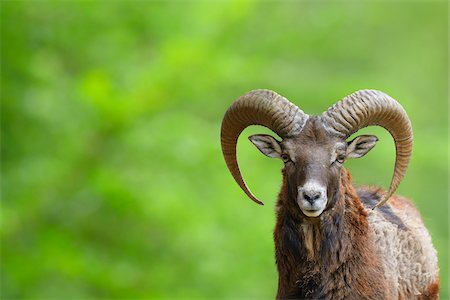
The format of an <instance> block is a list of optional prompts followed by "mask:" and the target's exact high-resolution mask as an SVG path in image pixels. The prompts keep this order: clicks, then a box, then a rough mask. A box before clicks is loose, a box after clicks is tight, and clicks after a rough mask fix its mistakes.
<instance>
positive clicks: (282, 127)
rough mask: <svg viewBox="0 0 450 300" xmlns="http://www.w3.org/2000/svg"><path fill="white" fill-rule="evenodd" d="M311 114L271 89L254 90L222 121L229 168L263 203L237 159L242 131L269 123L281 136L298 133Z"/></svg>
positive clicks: (239, 101) (222, 132) (257, 201)
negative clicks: (249, 183) (251, 186)
mask: <svg viewBox="0 0 450 300" xmlns="http://www.w3.org/2000/svg"><path fill="white" fill-rule="evenodd" d="M307 119H308V115H306V114H305V113H304V112H303V111H301V110H300V109H299V108H298V107H297V106H295V105H294V104H292V103H291V102H289V101H288V100H287V99H286V98H284V97H282V96H280V95H278V94H277V93H275V92H273V91H270V90H254V91H251V92H249V93H247V94H245V95H243V96H241V97H239V98H238V99H237V100H236V101H235V102H234V103H233V104H232V105H231V106H230V108H228V110H227V111H226V113H225V116H224V117H223V121H222V131H221V137H220V140H221V145H222V152H223V156H224V158H225V162H226V164H227V166H228V169H229V170H230V172H231V175H232V176H233V178H234V180H236V182H237V184H239V186H240V187H241V189H242V190H243V191H244V192H245V193H246V194H247V196H249V197H250V199H252V200H253V201H255V202H256V203H258V204H261V205H263V203H262V202H261V201H259V200H258V199H257V198H256V197H255V196H254V195H253V194H252V192H250V190H249V189H248V187H247V185H246V184H245V181H244V179H243V178H242V175H241V171H240V170H239V165H238V162H237V159H236V145H237V140H238V137H239V135H240V134H241V132H242V131H243V130H244V129H245V128H246V127H248V126H250V125H262V126H265V127H267V128H269V129H271V130H272V131H274V132H275V133H276V134H278V135H279V136H280V137H282V138H285V137H289V136H293V135H296V134H298V133H299V132H300V131H301V129H302V127H303V125H304V124H305V122H306V120H307Z"/></svg>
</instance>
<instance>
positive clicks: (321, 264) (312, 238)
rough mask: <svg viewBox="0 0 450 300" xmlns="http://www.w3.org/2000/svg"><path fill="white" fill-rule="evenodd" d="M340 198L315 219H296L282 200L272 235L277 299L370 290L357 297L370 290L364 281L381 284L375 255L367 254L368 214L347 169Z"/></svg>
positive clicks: (369, 238) (370, 246)
mask: <svg viewBox="0 0 450 300" xmlns="http://www.w3.org/2000/svg"><path fill="white" fill-rule="evenodd" d="M282 196H283V192H282V193H281V195H280V197H282ZM339 197H340V199H338V200H337V201H336V204H335V206H334V207H333V208H332V209H331V210H329V211H328V212H326V213H324V214H323V215H322V216H321V218H320V222H316V223H308V222H302V221H300V222H299V220H298V219H297V218H296V216H294V215H293V214H292V213H290V212H289V210H288V209H286V208H285V207H283V205H282V204H281V201H280V206H279V211H278V219H277V225H276V228H275V234H274V237H275V248H276V249H275V251H276V259H277V267H278V272H279V289H278V297H279V298H289V297H291V296H292V297H297V298H321V299H328V298H330V299H331V298H333V299H340V298H345V297H350V296H352V295H356V296H357V295H358V293H359V292H358V291H363V290H364V291H366V293H368V294H366V293H365V294H361V293H359V294H360V297H361V296H362V295H364V296H369V294H372V289H371V288H367V285H372V286H373V285H374V286H378V288H381V287H380V286H379V284H377V282H380V280H379V278H372V277H374V276H376V275H379V276H382V274H381V270H380V266H379V265H380V264H379V263H378V262H377V261H375V260H376V259H375V257H376V256H374V255H371V254H373V252H374V247H373V240H372V236H371V234H370V232H369V226H368V221H367V212H366V211H365V210H364V208H363V206H362V204H361V202H360V200H359V198H358V197H357V195H356V192H355V190H354V188H353V186H352V183H351V177H350V174H349V173H348V172H347V171H346V170H345V169H343V170H342V173H341V184H340V193H339ZM280 200H281V199H280ZM377 264H378V266H377ZM367 268H369V269H370V268H371V270H369V271H368V269H367ZM364 285H366V286H364ZM369 290H370V291H369ZM373 291H374V293H375V291H376V290H375V289H374V290H373ZM381 291H382V289H381ZM355 293H357V294H355ZM371 296H374V297H375V296H380V295H379V294H377V295H371ZM368 298H370V297H368ZM381 298H382V297H381Z"/></svg>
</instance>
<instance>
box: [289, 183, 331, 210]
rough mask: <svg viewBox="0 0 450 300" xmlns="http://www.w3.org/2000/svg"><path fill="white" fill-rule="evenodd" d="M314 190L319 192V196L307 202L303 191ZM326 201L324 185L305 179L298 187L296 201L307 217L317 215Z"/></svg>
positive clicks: (323, 207)
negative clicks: (311, 201)
mask: <svg viewBox="0 0 450 300" xmlns="http://www.w3.org/2000/svg"><path fill="white" fill-rule="evenodd" d="M308 191H315V192H319V193H320V197H319V198H318V199H316V200H314V202H313V203H310V202H308V201H307V200H306V199H305V198H304V197H303V193H304V192H308ZM327 202H328V198H327V189H326V187H325V186H324V185H323V184H321V183H319V182H317V181H314V180H310V181H307V182H306V183H305V184H304V185H303V186H302V187H299V188H298V195H297V203H298V206H299V207H300V209H301V210H302V212H303V213H304V214H305V215H306V216H308V217H318V216H320V214H321V213H322V212H323V210H324V209H325V207H326V205H327Z"/></svg>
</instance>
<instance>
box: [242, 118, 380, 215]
mask: <svg viewBox="0 0 450 300" xmlns="http://www.w3.org/2000/svg"><path fill="white" fill-rule="evenodd" d="M250 140H251V141H252V142H253V143H254V144H255V145H256V147H257V148H258V149H259V150H260V151H261V152H262V153H264V154H265V155H267V156H269V157H273V158H279V159H281V160H282V161H283V162H284V167H283V175H284V180H285V185H286V187H287V191H288V201H289V202H290V203H289V204H293V203H295V204H296V205H298V208H299V209H300V211H301V213H302V214H303V215H304V216H306V217H310V218H315V217H319V216H320V215H321V214H322V213H323V212H324V211H325V210H328V209H330V208H332V207H333V206H334V204H335V202H336V199H337V198H338V197H337V195H338V192H339V183H340V170H341V168H342V165H343V163H344V161H345V160H346V159H347V158H356V157H361V156H363V155H364V154H366V153H367V152H368V151H369V150H370V149H372V147H373V146H375V143H376V141H377V138H376V137H375V136H360V137H358V138H356V139H354V140H353V141H351V142H349V143H347V142H346V141H345V140H343V139H339V138H337V137H334V136H332V135H330V134H329V133H328V132H327V131H326V130H325V129H324V127H323V125H322V123H321V122H320V121H319V120H317V119H315V118H311V119H310V120H308V122H307V124H306V125H305V127H304V129H303V130H302V132H301V133H300V134H299V135H298V136H296V137H295V138H286V139H284V140H283V141H281V142H279V141H277V140H276V139H274V138H273V137H271V136H269V135H254V136H251V137H250Z"/></svg>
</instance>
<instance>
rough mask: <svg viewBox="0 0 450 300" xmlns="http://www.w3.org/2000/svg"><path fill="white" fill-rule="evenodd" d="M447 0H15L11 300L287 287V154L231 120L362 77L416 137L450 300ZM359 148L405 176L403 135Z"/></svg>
mask: <svg viewBox="0 0 450 300" xmlns="http://www.w3.org/2000/svg"><path fill="white" fill-rule="evenodd" d="M447 26H448V4H447V2H444V1H442V2H439V1H434V2H420V1H419V2H410V1H409V2H385V1H382V2H375V1H374V2H353V1H351V2H317V1H316V2H306V1H301V2H291V1H287V2H253V1H249V2H225V1H223V2H222V1H219V2H203V1H198V2H197V1H192V2H190V1H166V2H164V1H161V2H159V1H154V2H141V1H133V2H116V1H114V2H106V1H104V2H90V1H79V2H76V1H73V2H53V1H40V2H31V1H2V2H1V71H2V72H1V87H2V89H1V101H2V102H1V105H2V109H1V120H2V126H1V133H2V175H3V176H2V183H1V184H2V186H1V187H2V211H1V242H2V251H1V295H2V298H3V299H12V298H33V299H50V298H55V299H70V298H74V299H75V298H76V299H84V298H166V299H173V298H185V299H197V298H200V299H237V298H242V299H246V298H254V299H271V298H274V296H275V293H276V286H277V274H276V268H275V264H274V250H273V241H272V230H273V227H274V222H275V220H274V208H273V206H274V201H275V199H276V196H277V193H278V190H279V187H280V179H281V176H280V171H279V170H280V169H281V165H282V163H281V162H279V161H276V160H270V159H267V158H266V157H264V156H263V155H261V154H260V153H259V152H258V150H256V149H254V148H253V146H252V145H251V144H250V143H249V142H248V141H247V140H246V136H248V134H250V133H261V132H266V133H267V132H268V130H266V129H263V128H258V127H256V128H255V127H253V128H250V129H247V130H246V131H245V132H244V135H243V136H242V138H241V143H240V144H239V155H240V157H239V158H240V162H241V165H242V168H243V172H244V175H245V177H246V178H247V180H248V183H249V185H250V187H251V188H252V190H253V191H254V192H255V193H256V194H257V195H258V196H259V197H260V198H261V199H263V200H265V203H266V205H265V206H263V207H261V206H257V205H255V204H254V203H252V202H251V201H250V200H248V199H247V198H246V196H245V195H244V193H243V192H242V191H241V190H240V189H239V188H238V186H237V185H236V184H235V182H234V181H233V179H232V177H231V176H230V175H229V173H228V170H227V168H226V166H225V164H224V162H223V158H222V154H221V150H220V144H219V129H220V124H221V119H222V117H223V114H224V112H225V110H226V109H227V108H228V106H229V105H230V104H231V103H232V101H233V100H234V99H236V98H237V97H239V96H240V95H242V94H244V93H245V92H247V91H249V90H252V89H256V88H268V89H273V90H275V91H277V92H278V93H280V94H282V95H284V96H286V97H287V98H288V99H290V100H291V101H292V102H294V103H296V104H297V105H299V106H300V107H301V108H302V109H303V110H304V111H306V112H307V113H310V114H320V113H321V112H322V111H323V110H325V109H326V108H327V107H328V106H330V105H332V104H333V103H334V102H336V101H337V100H339V99H341V98H342V97H344V96H346V95H347V94H350V93H352V92H354V91H356V90H358V89H362V88H376V89H380V90H382V91H385V92H387V93H388V94H390V95H391V96H393V97H394V98H396V99H398V100H399V101H400V102H401V103H402V105H403V106H404V107H405V109H406V110H407V112H408V113H409V115H410V117H411V120H412V123H413V126H414V132H415V148H414V155H413V158H412V161H411V167H410V169H409V171H408V173H407V175H406V178H405V180H404V181H403V183H402V185H401V186H400V188H399V190H398V192H399V193H400V194H403V195H405V196H408V197H411V198H413V199H414V202H415V203H416V204H417V206H418V207H419V209H420V211H421V213H422V215H423V219H424V222H425V223H426V225H427V227H428V228H429V230H430V233H431V235H432V237H433V242H434V245H435V246H436V248H437V250H438V253H439V263H440V268H441V276H442V278H441V279H442V281H441V282H442V288H441V299H448V297H449V291H448V284H447V283H448V280H449V278H448V265H449V259H448V252H449V249H448V244H449V240H448V231H449V230H448V227H449V226H448V212H449V208H448V167H447V166H448V157H447V153H448V140H447V137H448V132H447V129H448V126H447V122H448V111H449V110H448V102H447V101H448V94H447V90H448V79H449V78H448V72H447V67H448V29H447ZM363 131H364V132H366V133H372V134H376V135H378V137H379V138H380V142H379V143H378V145H377V147H375V149H374V150H373V151H372V152H371V153H370V154H369V155H367V156H366V157H364V158H362V159H360V160H355V161H350V162H348V163H347V167H348V168H349V169H350V170H351V171H352V173H353V178H354V179H355V182H356V184H372V185H381V186H383V187H385V188H386V187H387V186H388V185H389V181H390V177H391V173H392V170H393V166H394V165H393V162H394V156H395V155H394V153H395V151H394V146H393V142H392V140H391V137H390V136H389V135H388V134H387V133H386V132H384V131H383V130H382V129H379V128H373V127H372V128H368V129H365V130H363Z"/></svg>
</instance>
